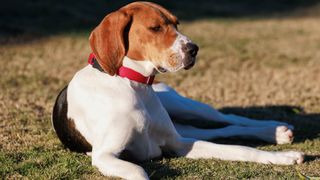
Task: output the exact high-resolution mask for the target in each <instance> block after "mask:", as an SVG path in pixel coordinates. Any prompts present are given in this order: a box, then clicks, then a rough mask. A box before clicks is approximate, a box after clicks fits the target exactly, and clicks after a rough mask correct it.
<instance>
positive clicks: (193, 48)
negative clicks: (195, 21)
mask: <svg viewBox="0 0 320 180" xmlns="http://www.w3.org/2000/svg"><path fill="white" fill-rule="evenodd" d="M198 50H199V47H198V46H197V45H196V44H193V43H187V44H186V52H187V53H189V54H190V55H191V56H192V57H196V55H197V53H198Z"/></svg>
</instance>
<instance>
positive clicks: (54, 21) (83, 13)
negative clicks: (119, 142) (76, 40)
mask: <svg viewBox="0 0 320 180" xmlns="http://www.w3.org/2000/svg"><path fill="white" fill-rule="evenodd" d="M129 2H132V1H124V0H117V1H100V0H82V1H76V0H67V1H55V0H28V1H25V0H13V1H6V2H3V3H2V5H1V7H0V17H1V19H0V33H1V35H2V36H6V37H8V36H9V37H15V36H19V35H24V36H25V38H26V39H24V40H32V39H35V38H37V37H39V36H46V35H51V34H56V33H66V32H73V31H89V30H91V29H92V28H93V27H94V26H96V25H97V24H98V23H99V22H100V20H101V19H102V18H103V17H104V16H105V15H106V14H107V13H109V12H111V11H114V10H116V9H118V8H120V7H121V6H123V5H125V4H127V3H129ZM154 2H156V3H159V4H161V5H163V6H165V7H166V8H168V9H170V10H171V11H172V12H173V13H174V14H175V15H177V16H178V17H179V19H181V20H184V21H196V20H201V19H212V18H213V19H218V18H232V19H234V18H257V17H259V18H270V17H272V18H275V17H288V16H292V17H296V18H299V17H301V16H318V15H319V14H320V8H319V4H318V2H319V1H317V0H261V1H257V0H238V1H237V0H197V1H192V0H186V1H166V0H160V1H154ZM1 39H2V43H4V42H8V41H10V40H12V39H8V38H1ZM17 41H19V40H17ZM20 41H22V40H20Z"/></svg>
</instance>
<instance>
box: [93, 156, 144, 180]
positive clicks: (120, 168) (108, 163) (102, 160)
mask: <svg viewBox="0 0 320 180" xmlns="http://www.w3.org/2000/svg"><path fill="white" fill-rule="evenodd" d="M92 165H93V166H96V167H97V168H98V169H99V171H100V172H101V173H102V174H103V175H105V176H117V177H121V178H124V179H130V180H146V179H149V178H148V175H147V173H146V172H145V171H144V170H143V168H142V167H140V166H138V165H135V164H133V163H130V162H128V161H124V160H121V159H119V158H118V157H117V156H116V155H114V154H113V153H110V152H94V151H93V152H92Z"/></svg>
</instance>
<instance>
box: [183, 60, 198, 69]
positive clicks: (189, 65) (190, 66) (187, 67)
mask: <svg viewBox="0 0 320 180" xmlns="http://www.w3.org/2000/svg"><path fill="white" fill-rule="evenodd" d="M195 64H196V60H195V59H194V60H192V61H191V63H189V64H188V65H186V66H185V67H184V69H185V70H188V69H191V68H192V67H193V66H194V65H195Z"/></svg>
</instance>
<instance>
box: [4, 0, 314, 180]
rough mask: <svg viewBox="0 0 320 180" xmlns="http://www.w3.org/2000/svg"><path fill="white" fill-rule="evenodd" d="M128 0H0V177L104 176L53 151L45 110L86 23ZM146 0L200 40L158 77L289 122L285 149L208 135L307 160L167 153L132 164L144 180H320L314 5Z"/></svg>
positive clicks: (74, 58) (73, 60)
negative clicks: (287, 162) (192, 53)
mask: <svg viewBox="0 0 320 180" xmlns="http://www.w3.org/2000/svg"><path fill="white" fill-rule="evenodd" d="M129 2H131V1H123V0H117V1H111V0H109V1H108V0H81V1H79V0H77V1H76V0H64V1H61V0H11V1H2V2H1V6H0V62H1V66H0V76H1V77H0V141H1V143H0V177H4V179H19V178H23V177H27V178H30V179H35V178H38V179H102V178H103V177H102V176H101V174H100V173H99V172H98V171H97V169H95V168H93V167H92V166H91V165H90V164H91V163H90V158H89V157H87V156H84V155H82V154H76V153H72V152H69V151H68V150H66V149H64V148H63V146H62V145H61V143H60V142H59V140H58V138H57V137H56V135H55V133H54V131H53V130H52V127H51V122H50V119H51V111H52V106H53V104H54V101H55V98H56V96H57V94H58V93H59V91H60V90H61V89H62V88H63V87H64V86H65V85H67V84H68V82H69V81H70V80H71V78H72V77H73V75H74V74H75V73H76V72H77V71H78V70H79V69H81V68H82V67H84V66H86V65H87V58H88V55H89V53H90V52H91V50H90V47H89V44H88V37H89V34H90V32H91V30H92V29H93V28H94V27H95V26H97V25H98V24H99V22H100V21H101V20H102V18H103V17H104V16H105V15H107V14H108V13H110V12H111V11H114V10H117V9H118V8H120V7H122V6H123V5H125V4H127V3H129ZM154 2H156V3H159V4H161V5H162V6H164V7H165V8H167V9H168V10H170V11H171V12H172V13H173V14H175V15H176V16H177V17H178V18H179V19H180V25H179V30H180V31H181V32H182V33H184V34H185V35H187V36H188V37H189V38H190V39H192V40H193V41H194V42H196V43H197V44H198V45H199V47H200V51H199V54H198V57H197V63H196V65H195V67H193V68H192V69H191V70H188V71H180V72H177V73H172V74H164V75H159V76H158V77H157V78H158V80H161V81H165V82H166V83H168V84H169V85H171V86H172V87H174V88H175V89H176V90H177V91H178V92H179V93H181V94H182V95H184V96H187V97H190V98H193V99H196V100H199V101H201V102H204V103H207V104H209V105H211V106H214V107H216V108H217V109H219V110H221V111H223V112H225V113H234V114H239V115H243V116H248V117H251V118H256V119H266V120H270V119H273V120H279V121H286V122H288V123H290V124H293V125H294V126H295V132H294V133H295V142H294V144H291V145H277V146H274V145H270V144H267V143H261V142H257V141H254V140H252V141H243V140H239V139H229V140H215V141H214V142H220V143H225V144H244V145H249V146H254V147H257V148H259V149H263V150H271V151H275V150H299V151H303V152H305V153H306V154H307V155H308V157H307V163H305V164H303V165H299V166H274V165H259V164H254V163H239V162H225V161H218V160H187V159H183V158H172V159H166V158H165V159H162V160H157V161H150V162H144V163H142V166H143V167H144V168H145V169H146V170H147V172H148V173H149V175H150V176H151V178H152V179H160V178H171V179H172V178H181V179H212V178H213V177H214V178H217V179H226V178H229V179H250V178H254V179H279V178H283V179H297V178H298V174H297V172H300V173H302V174H305V175H308V176H320V172H319V169H320V159H319V156H320V115H319V113H320V83H319V81H320V1H316V0H183V1H182V0H175V1H168V0H161V1H154ZM206 126H207V125H206ZM208 126H210V124H208Z"/></svg>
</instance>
